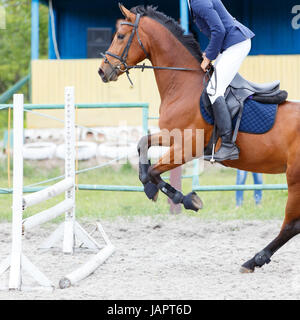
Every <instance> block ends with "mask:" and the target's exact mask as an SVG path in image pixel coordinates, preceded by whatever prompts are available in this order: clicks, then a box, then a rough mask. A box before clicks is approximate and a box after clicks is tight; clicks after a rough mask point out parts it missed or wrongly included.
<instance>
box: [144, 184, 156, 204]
mask: <svg viewBox="0 0 300 320" xmlns="http://www.w3.org/2000/svg"><path fill="white" fill-rule="evenodd" d="M144 191H145V193H146V196H147V197H148V199H150V200H153V201H156V200H157V197H158V191H159V190H158V187H157V185H155V184H154V183H152V182H148V183H146V184H145V186H144Z"/></svg>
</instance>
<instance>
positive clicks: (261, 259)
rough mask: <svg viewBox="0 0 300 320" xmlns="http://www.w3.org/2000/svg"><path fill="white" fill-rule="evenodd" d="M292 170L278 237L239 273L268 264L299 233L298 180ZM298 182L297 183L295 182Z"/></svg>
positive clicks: (299, 190)
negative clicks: (283, 217) (283, 216)
mask: <svg viewBox="0 0 300 320" xmlns="http://www.w3.org/2000/svg"><path fill="white" fill-rule="evenodd" d="M298 177H299V175H297V174H295V171H294V170H288V171H287V180H288V201H287V205H286V211H285V219H284V222H283V225H282V228H281V231H280V233H279V235H278V236H277V237H276V238H275V239H274V240H273V241H272V242H271V243H270V244H269V245H268V246H266V247H265V248H264V249H263V250H262V251H260V252H259V253H257V254H256V255H255V256H254V257H253V258H252V259H251V260H249V261H247V262H246V263H244V264H243V265H242V267H241V272H243V273H245V272H253V271H254V269H255V268H256V267H258V268H260V267H262V266H263V265H264V264H266V263H269V262H270V261H271V260H270V258H271V256H272V255H273V254H274V253H275V252H276V251H277V250H278V249H279V248H281V247H282V246H283V245H284V244H285V243H287V242H288V241H289V240H290V239H292V238H293V237H294V236H296V235H297V234H299V233H300V180H299V179H298ZM295 180H298V182H295Z"/></svg>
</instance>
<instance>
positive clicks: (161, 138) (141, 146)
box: [137, 130, 171, 201]
mask: <svg viewBox="0 0 300 320" xmlns="http://www.w3.org/2000/svg"><path fill="white" fill-rule="evenodd" d="M170 145H171V141H170V139H167V134H166V132H164V130H162V131H161V132H158V133H156V134H152V135H148V136H144V137H142V138H141V140H140V141H139V143H138V147H137V149H138V153H139V179H140V181H141V182H142V184H143V185H144V191H145V193H146V195H147V197H148V198H149V199H150V200H153V201H156V200H157V197H158V192H159V189H158V187H157V185H156V184H154V183H153V182H151V180H150V176H149V174H148V170H149V168H150V167H151V163H150V160H149V159H148V150H149V148H150V147H152V146H165V147H169V146H170Z"/></svg>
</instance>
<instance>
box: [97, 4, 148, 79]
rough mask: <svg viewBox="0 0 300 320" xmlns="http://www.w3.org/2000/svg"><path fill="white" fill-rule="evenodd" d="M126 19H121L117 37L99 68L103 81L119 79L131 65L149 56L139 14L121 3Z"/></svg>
mask: <svg viewBox="0 0 300 320" xmlns="http://www.w3.org/2000/svg"><path fill="white" fill-rule="evenodd" d="M119 7H120V10H121V12H122V14H123V15H124V17H125V19H124V20H123V21H121V23H120V26H119V28H118V29H117V32H116V34H115V37H114V39H113V41H112V43H111V45H110V47H109V49H108V51H106V53H105V55H104V54H103V58H104V60H103V62H102V64H101V66H100V68H99V71H98V73H99V75H100V77H101V79H102V81H103V82H109V81H117V79H118V77H119V75H121V74H123V73H125V72H128V67H129V66H134V65H136V64H137V63H139V62H140V61H142V60H144V59H145V58H146V57H148V53H147V51H146V48H145V46H144V45H145V44H146V43H145V42H142V40H141V39H142V37H143V33H142V30H141V28H140V27H139V24H140V18H141V16H140V15H139V14H137V15H135V14H134V13H132V12H130V11H129V10H128V9H126V8H125V7H124V6H123V5H121V4H119Z"/></svg>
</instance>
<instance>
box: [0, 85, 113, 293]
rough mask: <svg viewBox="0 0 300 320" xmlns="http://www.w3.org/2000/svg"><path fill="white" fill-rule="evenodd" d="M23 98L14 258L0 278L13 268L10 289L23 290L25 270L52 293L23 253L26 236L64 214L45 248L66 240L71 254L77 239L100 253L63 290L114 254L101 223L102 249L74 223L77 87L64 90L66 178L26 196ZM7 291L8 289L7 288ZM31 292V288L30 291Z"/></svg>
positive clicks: (18, 115) (17, 115)
mask: <svg viewBox="0 0 300 320" xmlns="http://www.w3.org/2000/svg"><path fill="white" fill-rule="evenodd" d="M23 99H24V98H23V95H14V189H13V219H12V250H11V256H10V257H7V258H6V259H5V260H4V261H3V262H2V263H1V264H0V275H1V274H2V273H4V272H5V271H6V270H7V269H9V268H10V274H9V285H8V289H10V290H13V289H15V290H21V289H22V288H23V286H22V271H23V270H25V271H27V273H28V274H29V275H30V276H31V277H32V278H33V279H34V280H36V281H37V282H38V284H39V285H40V286H41V287H42V288H43V289H51V290H53V288H54V285H53V284H52V282H51V281H50V280H49V279H48V278H47V277H46V276H45V275H44V274H43V273H42V272H41V271H40V270H39V269H38V268H37V267H36V266H34V265H33V264H32V263H31V262H30V260H29V259H28V258H27V257H26V256H25V255H24V254H23V253H22V236H23V234H24V233H25V232H26V231H27V230H29V229H32V228H34V227H36V226H38V225H40V224H42V223H45V222H47V221H50V220H52V219H54V218H56V217H58V216H59V215H61V214H63V213H65V221H64V223H63V224H62V225H60V226H59V227H58V228H57V229H56V230H55V231H54V232H53V233H52V235H51V236H50V237H49V238H48V239H47V240H46V241H45V242H44V245H43V246H42V248H44V249H50V248H51V247H53V246H54V244H55V243H56V242H57V241H58V240H61V239H62V240H63V252H64V253H68V254H72V253H73V251H74V247H75V240H78V241H80V244H81V245H82V244H83V245H85V246H86V247H87V248H90V249H97V250H99V249H100V251H99V252H98V253H97V254H96V255H95V256H94V257H93V258H91V259H90V260H88V262H86V263H85V264H84V265H83V266H81V267H79V268H78V269H77V270H75V271H74V272H72V273H70V274H69V275H67V276H66V277H64V278H62V279H61V281H60V283H59V286H60V288H67V287H69V286H71V285H73V284H75V283H77V282H79V281H80V280H82V279H84V278H86V277H87V276H88V275H90V274H91V273H93V272H94V271H95V270H96V269H97V268H98V267H99V266H100V265H101V264H102V263H104V262H105V261H106V260H107V259H108V258H109V257H110V256H111V255H112V254H113V252H114V251H115V248H114V246H113V245H112V244H111V242H110V241H109V239H108V237H107V235H106V233H105V232H104V230H103V228H102V226H101V224H100V223H97V227H98V230H99V232H100V234H101V235H102V238H103V239H104V242H105V244H106V245H105V247H104V248H101V246H100V245H99V244H98V243H97V242H96V241H95V240H94V239H93V238H92V237H91V236H90V235H89V234H88V233H87V232H86V231H85V230H84V229H83V228H82V227H81V226H80V224H79V223H78V222H77V221H76V220H75V102H74V88H73V87H67V88H65V146H66V147H65V149H66V150H65V179H64V180H62V181H60V182H58V183H56V184H55V185H53V186H50V187H48V188H45V189H43V190H41V191H37V192H35V193H32V194H30V195H27V196H24V197H23V153H22V150H23V140H24V136H23V116H24V101H23ZM63 192H65V200H64V201H62V202H60V203H59V204H57V205H55V206H53V207H52V208H49V209H47V210H44V211H42V212H39V213H38V214H35V215H33V216H31V217H29V218H27V219H25V220H23V217H22V216H23V210H24V209H26V208H28V207H30V206H33V205H37V204H39V203H41V202H43V201H45V200H48V199H50V198H53V197H55V196H57V195H59V194H61V193H63ZM5 289H7V288H5ZM29 289H32V288H29Z"/></svg>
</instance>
